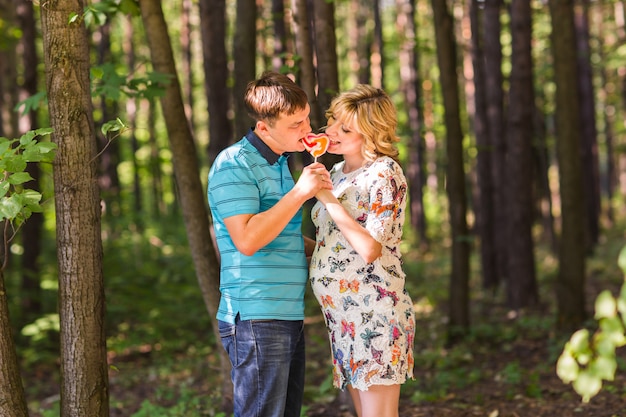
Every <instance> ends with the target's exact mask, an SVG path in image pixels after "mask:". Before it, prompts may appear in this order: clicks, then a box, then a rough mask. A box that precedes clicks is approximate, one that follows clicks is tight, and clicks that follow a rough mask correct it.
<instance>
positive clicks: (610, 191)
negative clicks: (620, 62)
mask: <svg viewBox="0 0 626 417" xmlns="http://www.w3.org/2000/svg"><path fill="white" fill-rule="evenodd" d="M607 12H608V13H610V9H608V8H606V7H602V8H599V9H598V10H597V11H596V13H595V15H594V20H593V21H594V24H593V25H592V26H593V27H596V28H597V31H598V33H600V34H605V33H606V32H605V30H606V27H605V24H604V19H606V17H605V14H607ZM605 36H606V35H602V36H598V44H599V45H598V48H597V50H598V55H599V57H600V62H606V58H607V56H606V55H607V54H606V53H605V51H610V50H612V48H614V47H615V45H614V44H609V42H607V39H605ZM609 76H610V70H609V69H608V68H602V69H601V70H600V77H601V80H602V81H601V85H602V88H601V89H600V94H599V100H600V108H603V109H607V110H608V109H614V107H613V103H612V102H611V101H610V100H609V96H610V95H609V92H608V91H607V90H608V88H607V87H608V84H609ZM614 123H615V112H614V111H604V141H605V146H606V177H605V178H606V179H605V181H604V189H606V197H607V200H608V202H609V203H608V204H607V220H608V221H609V224H608V226H609V227H611V226H613V225H614V222H615V213H614V211H613V196H614V193H615V188H616V186H617V172H616V169H615V135H614V130H613V125H614ZM601 188H602V187H601Z"/></svg>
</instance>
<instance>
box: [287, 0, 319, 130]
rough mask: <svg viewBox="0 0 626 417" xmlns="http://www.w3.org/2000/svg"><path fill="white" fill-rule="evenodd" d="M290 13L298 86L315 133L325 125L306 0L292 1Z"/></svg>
mask: <svg viewBox="0 0 626 417" xmlns="http://www.w3.org/2000/svg"><path fill="white" fill-rule="evenodd" d="M291 13H292V15H293V27H294V35H295V37H296V53H297V54H298V56H299V57H300V65H299V66H298V68H299V69H300V74H299V84H300V85H301V86H302V89H303V90H304V91H306V94H307V96H308V97H309V106H310V107H311V114H310V116H309V118H310V119H311V127H312V128H313V131H317V129H319V128H320V127H322V126H323V125H324V124H325V123H324V122H323V120H322V114H321V112H320V108H319V105H318V104H317V94H316V92H315V87H316V85H317V80H316V77H315V66H314V65H313V45H312V44H311V39H312V36H311V24H310V19H309V13H308V8H307V3H306V0H292V2H291Z"/></svg>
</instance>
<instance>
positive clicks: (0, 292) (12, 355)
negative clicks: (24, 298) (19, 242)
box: [0, 222, 28, 417]
mask: <svg viewBox="0 0 626 417" xmlns="http://www.w3.org/2000/svg"><path fill="white" fill-rule="evenodd" d="M3 225H4V222H0V226H3ZM1 252H2V251H0V254H1ZM0 363H2V366H0V415H2V416H11V417H27V416H28V408H27V406H26V397H25V396H24V387H23V385H22V376H21V375H20V367H19V362H18V359H17V353H16V352H15V343H14V340H13V330H12V329H11V321H10V319H9V305H8V297H7V293H6V288H5V286H4V274H3V272H2V268H1V267H0Z"/></svg>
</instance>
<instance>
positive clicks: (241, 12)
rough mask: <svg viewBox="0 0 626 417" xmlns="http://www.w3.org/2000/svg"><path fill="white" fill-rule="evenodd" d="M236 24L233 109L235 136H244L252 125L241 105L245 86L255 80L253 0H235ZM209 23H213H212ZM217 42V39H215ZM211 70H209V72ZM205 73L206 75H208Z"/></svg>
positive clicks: (255, 14)
mask: <svg viewBox="0 0 626 417" xmlns="http://www.w3.org/2000/svg"><path fill="white" fill-rule="evenodd" d="M216 13H217V10H216ZM236 19H237V24H236V25H235V37H234V40H233V60H234V64H235V65H234V73H233V79H234V84H233V96H234V99H233V107H234V109H235V134H237V135H244V134H246V132H247V131H248V129H250V127H251V126H252V125H253V121H252V119H250V116H248V112H247V110H246V108H245V106H244V103H243V95H244V92H245V90H246V86H247V85H248V83H249V82H250V81H252V80H253V79H254V78H256V75H257V74H256V53H257V51H256V19H257V6H256V1H255V0H237V11H236ZM211 23H214V22H213V21H212V22H211ZM216 42H219V39H216ZM212 70H213V69H212V68H211V69H210V71H212ZM210 71H209V72H207V74H209V73H210Z"/></svg>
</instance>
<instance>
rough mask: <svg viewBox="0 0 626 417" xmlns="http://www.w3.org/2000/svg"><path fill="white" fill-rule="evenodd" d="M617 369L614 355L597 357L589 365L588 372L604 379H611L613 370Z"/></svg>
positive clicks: (613, 373)
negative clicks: (611, 356)
mask: <svg viewBox="0 0 626 417" xmlns="http://www.w3.org/2000/svg"><path fill="white" fill-rule="evenodd" d="M616 370H617V361H616V360H615V357H613V358H610V357H602V356H600V357H597V358H596V359H595V360H594V361H593V362H592V363H591V365H590V366H589V372H590V373H591V374H593V375H595V376H596V377H598V378H601V379H604V380H605V381H613V379H614V377H615V371H616Z"/></svg>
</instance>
